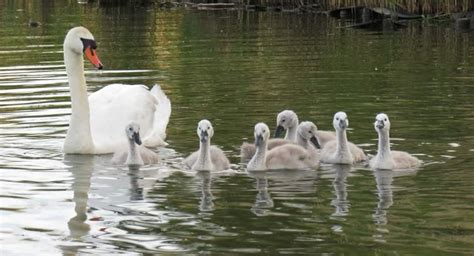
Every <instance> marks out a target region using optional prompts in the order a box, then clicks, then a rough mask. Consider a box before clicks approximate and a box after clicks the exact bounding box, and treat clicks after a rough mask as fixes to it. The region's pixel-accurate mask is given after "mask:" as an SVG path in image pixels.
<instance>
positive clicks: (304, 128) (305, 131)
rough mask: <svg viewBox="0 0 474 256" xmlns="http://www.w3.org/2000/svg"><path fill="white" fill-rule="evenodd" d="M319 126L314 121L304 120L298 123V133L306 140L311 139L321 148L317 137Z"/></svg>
mask: <svg viewBox="0 0 474 256" xmlns="http://www.w3.org/2000/svg"><path fill="white" fill-rule="evenodd" d="M317 130H318V127H316V125H315V124H314V123H313V122H310V121H304V122H301V123H300V124H299V125H298V129H297V130H296V131H297V133H298V135H299V136H301V137H303V138H304V139H305V140H308V141H311V143H313V145H314V146H315V147H316V148H321V145H319V141H318V138H316V131H317Z"/></svg>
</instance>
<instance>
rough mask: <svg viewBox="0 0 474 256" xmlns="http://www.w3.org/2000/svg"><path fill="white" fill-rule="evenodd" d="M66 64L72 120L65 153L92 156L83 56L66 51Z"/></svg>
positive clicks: (92, 144) (92, 148)
mask: <svg viewBox="0 0 474 256" xmlns="http://www.w3.org/2000/svg"><path fill="white" fill-rule="evenodd" d="M64 64H65V65H66V73H67V78H68V82H69V90H70V92H71V110H72V115H71V120H70V122H69V129H68V131H67V135H66V141H65V142H64V152H65V153H82V154H88V153H89V154H90V153H93V152H94V143H93V141H92V135H91V127H90V118H89V101H88V96H87V87H86V79H85V77H84V61H83V57H82V55H79V54H76V53H74V52H72V51H70V50H68V49H64Z"/></svg>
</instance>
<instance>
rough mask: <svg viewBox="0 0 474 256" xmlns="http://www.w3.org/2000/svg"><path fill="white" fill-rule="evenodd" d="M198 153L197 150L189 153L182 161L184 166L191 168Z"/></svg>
mask: <svg viewBox="0 0 474 256" xmlns="http://www.w3.org/2000/svg"><path fill="white" fill-rule="evenodd" d="M198 154H199V152H198V151H196V152H193V153H192V154H191V155H189V156H188V157H186V158H185V159H184V161H183V163H184V164H185V165H186V167H188V168H192V167H193V165H194V163H195V162H196V160H197V158H198Z"/></svg>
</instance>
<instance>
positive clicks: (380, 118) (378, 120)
mask: <svg viewBox="0 0 474 256" xmlns="http://www.w3.org/2000/svg"><path fill="white" fill-rule="evenodd" d="M374 127H375V130H376V131H388V130H390V120H389V119H388V116H387V115H386V114H384V113H380V114H378V115H377V116H376V117H375V123H374Z"/></svg>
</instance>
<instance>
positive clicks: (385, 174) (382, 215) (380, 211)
mask: <svg viewBox="0 0 474 256" xmlns="http://www.w3.org/2000/svg"><path fill="white" fill-rule="evenodd" d="M393 173H394V172H393V171H392V170H376V171H374V177H375V182H376V185H377V195H378V199H379V201H378V203H377V207H376V208H375V212H374V214H373V215H372V217H373V219H374V222H375V223H376V224H377V225H386V224H387V222H388V220H387V211H388V209H389V208H390V206H392V205H393V191H392V182H393Z"/></svg>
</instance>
